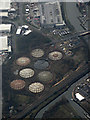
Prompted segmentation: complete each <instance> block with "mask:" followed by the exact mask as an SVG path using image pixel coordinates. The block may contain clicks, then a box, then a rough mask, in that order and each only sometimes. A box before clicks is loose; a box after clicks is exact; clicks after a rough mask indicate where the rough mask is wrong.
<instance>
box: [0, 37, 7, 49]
mask: <svg viewBox="0 0 90 120" xmlns="http://www.w3.org/2000/svg"><path fill="white" fill-rule="evenodd" d="M0 50H1V51H2V50H8V39H7V36H0Z"/></svg>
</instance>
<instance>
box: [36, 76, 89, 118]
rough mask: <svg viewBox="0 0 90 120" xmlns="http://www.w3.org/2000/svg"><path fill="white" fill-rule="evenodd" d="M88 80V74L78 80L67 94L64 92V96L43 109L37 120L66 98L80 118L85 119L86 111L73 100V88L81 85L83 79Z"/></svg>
mask: <svg viewBox="0 0 90 120" xmlns="http://www.w3.org/2000/svg"><path fill="white" fill-rule="evenodd" d="M86 78H88V74H86V75H85V76H84V77H83V78H81V79H80V80H78V81H77V82H76V83H74V84H73V85H72V86H71V87H70V88H69V89H68V90H67V91H66V92H64V93H63V94H62V95H60V96H59V97H57V98H56V99H55V100H53V101H52V102H51V103H49V104H48V105H47V106H45V107H44V108H43V109H41V110H40V111H39V112H38V113H37V115H36V117H35V118H42V116H43V114H44V113H45V111H47V110H48V109H49V108H50V107H52V106H53V105H55V104H56V103H57V102H59V101H60V99H61V98H62V97H63V96H65V97H66V98H67V99H68V101H69V102H70V104H71V105H72V107H73V109H74V110H75V111H76V112H77V114H78V116H80V117H81V118H85V115H84V113H86V111H84V109H83V108H81V107H80V106H79V105H78V104H77V103H76V102H74V101H73V100H72V91H73V88H74V87H75V86H76V85H77V84H78V83H80V82H81V81H82V80H83V79H86Z"/></svg>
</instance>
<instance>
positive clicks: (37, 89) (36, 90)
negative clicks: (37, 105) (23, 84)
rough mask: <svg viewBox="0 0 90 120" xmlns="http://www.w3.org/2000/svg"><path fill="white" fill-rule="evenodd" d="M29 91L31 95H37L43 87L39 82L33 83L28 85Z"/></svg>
mask: <svg viewBox="0 0 90 120" xmlns="http://www.w3.org/2000/svg"><path fill="white" fill-rule="evenodd" d="M29 90H30V91H31V92H33V93H39V92H42V91H43V90H44V85H43V84H41V83H39V82H35V83H32V84H31V85H29Z"/></svg>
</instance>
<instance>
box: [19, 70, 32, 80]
mask: <svg viewBox="0 0 90 120" xmlns="http://www.w3.org/2000/svg"><path fill="white" fill-rule="evenodd" d="M19 75H20V76H21V77H23V78H31V77H33V76H34V70H32V69H31V68H25V69H22V70H21V71H20V72H19Z"/></svg>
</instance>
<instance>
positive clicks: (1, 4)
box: [0, 0, 11, 11]
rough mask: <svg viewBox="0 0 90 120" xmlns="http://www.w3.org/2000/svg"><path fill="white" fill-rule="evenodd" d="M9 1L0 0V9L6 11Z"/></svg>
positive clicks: (8, 7)
mask: <svg viewBox="0 0 90 120" xmlns="http://www.w3.org/2000/svg"><path fill="white" fill-rule="evenodd" d="M10 1H11V0H2V1H1V2H0V11H1V10H3V11H8V10H9V9H10Z"/></svg>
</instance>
